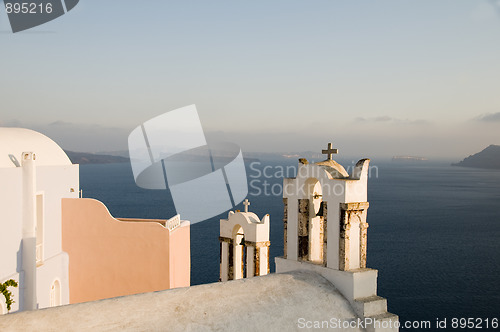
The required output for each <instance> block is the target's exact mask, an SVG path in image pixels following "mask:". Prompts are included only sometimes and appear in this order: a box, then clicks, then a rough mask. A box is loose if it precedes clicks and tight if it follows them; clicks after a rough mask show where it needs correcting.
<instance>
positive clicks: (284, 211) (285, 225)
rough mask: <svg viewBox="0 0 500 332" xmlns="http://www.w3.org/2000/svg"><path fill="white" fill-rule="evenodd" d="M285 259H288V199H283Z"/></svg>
mask: <svg viewBox="0 0 500 332" xmlns="http://www.w3.org/2000/svg"><path fill="white" fill-rule="evenodd" d="M283 206H284V210H283V257H284V258H287V236H288V232H287V227H288V198H283Z"/></svg>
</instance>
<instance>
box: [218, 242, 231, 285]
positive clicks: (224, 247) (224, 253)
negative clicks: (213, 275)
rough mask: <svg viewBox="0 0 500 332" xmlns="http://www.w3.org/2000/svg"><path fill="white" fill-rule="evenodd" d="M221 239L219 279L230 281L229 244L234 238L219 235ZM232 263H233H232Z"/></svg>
mask: <svg viewBox="0 0 500 332" xmlns="http://www.w3.org/2000/svg"><path fill="white" fill-rule="evenodd" d="M219 241H220V278H219V281H228V280H230V277H229V265H230V263H229V257H230V256H232V255H230V254H229V246H230V244H231V243H232V242H233V240H232V239H230V238H227V237H222V236H220V237H219ZM231 265H232V264H231Z"/></svg>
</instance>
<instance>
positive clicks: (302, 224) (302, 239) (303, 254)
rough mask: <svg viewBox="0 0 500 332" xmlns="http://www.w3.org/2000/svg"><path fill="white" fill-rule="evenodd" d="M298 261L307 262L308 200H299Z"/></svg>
mask: <svg viewBox="0 0 500 332" xmlns="http://www.w3.org/2000/svg"><path fill="white" fill-rule="evenodd" d="M298 205H299V206H298V208H299V214H298V223H297V227H298V249H299V250H298V251H299V254H298V257H297V258H298V260H304V261H307V260H309V199H307V198H304V199H299V204H298Z"/></svg>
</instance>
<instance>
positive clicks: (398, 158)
mask: <svg viewBox="0 0 500 332" xmlns="http://www.w3.org/2000/svg"><path fill="white" fill-rule="evenodd" d="M392 161H396V162H399V161H406V162H408V161H410V162H414V161H427V158H425V157H416V156H394V157H392Z"/></svg>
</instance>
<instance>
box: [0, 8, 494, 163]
mask: <svg viewBox="0 0 500 332" xmlns="http://www.w3.org/2000/svg"><path fill="white" fill-rule="evenodd" d="M0 50H1V52H0V125H4V126H22V127H28V128H34V129H37V130H39V131H41V132H43V133H45V134H47V135H49V136H50V137H52V138H53V139H55V140H56V141H57V142H58V143H59V144H61V145H62V146H63V147H64V148H67V149H73V150H77V151H91V152H96V151H110V150H125V149H126V145H127V136H128V134H129V133H130V131H132V129H134V128H135V127H136V126H138V125H140V124H141V123H142V122H144V121H146V120H148V119H150V118H152V117H154V116H156V115H159V114H162V113H164V112H167V111H170V110H173V109H175V108H179V107H182V106H186V105H190V104H196V105H197V107H198V111H199V114H200V118H201V120H202V123H203V126H204V128H205V131H206V132H209V133H215V134H216V135H217V136H225V139H227V140H231V141H234V142H237V143H239V144H240V145H241V146H242V148H243V149H244V151H303V150H318V151H319V149H321V148H324V145H325V144H326V142H328V141H333V142H334V145H335V146H336V147H338V148H339V149H340V151H341V153H343V154H345V155H349V156H351V155H353V156H360V157H375V156H392V155H401V154H409V155H421V156H427V157H430V158H436V157H444V158H458V159H461V158H463V157H465V156H467V155H469V154H472V153H475V152H477V151H479V150H481V149H483V148H485V147H486V146H488V145H489V144H500V134H499V133H500V1H469V0H449V1H444V0H442V1H435V0H419V1H403V0H394V1H352V0H350V1H332V0H328V1H303V0H301V1H292V0H283V1H281V0H280V1H276V0H275V1H269V0H266V1H245V2H243V1H234V0H233V1H206V0H200V1H154V0H149V1H127V0H81V1H80V4H79V5H78V6H77V7H75V9H73V10H72V11H71V12H69V13H68V14H66V15H64V16H62V17H60V18H59V19H56V20H54V21H52V22H50V23H47V24H45V25H42V26H40V27H38V28H35V29H31V30H28V31H26V32H21V33H17V34H12V32H10V27H9V25H8V21H7V16H6V14H5V11H4V9H3V8H2V9H0Z"/></svg>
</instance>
